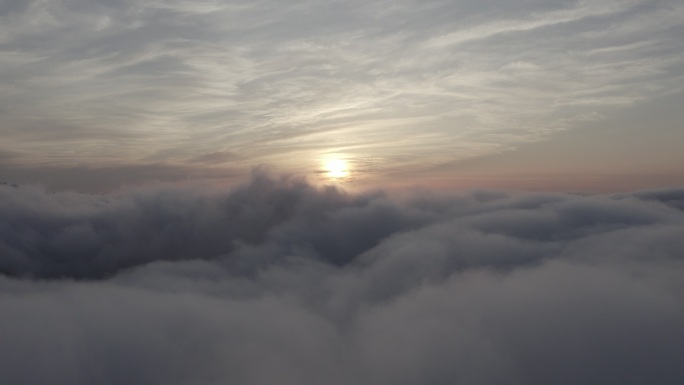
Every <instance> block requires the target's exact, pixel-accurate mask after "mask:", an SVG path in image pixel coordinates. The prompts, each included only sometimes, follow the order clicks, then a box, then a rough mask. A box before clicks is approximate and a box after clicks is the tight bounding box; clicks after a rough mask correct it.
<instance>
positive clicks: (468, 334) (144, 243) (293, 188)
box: [0, 172, 684, 385]
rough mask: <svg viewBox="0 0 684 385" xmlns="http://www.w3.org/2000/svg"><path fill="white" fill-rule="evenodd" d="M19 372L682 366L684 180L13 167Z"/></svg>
mask: <svg viewBox="0 0 684 385" xmlns="http://www.w3.org/2000/svg"><path fill="white" fill-rule="evenodd" d="M0 194H1V197H0V264H1V265H0V270H1V271H2V273H3V275H0V313H1V314H2V317H0V334H1V335H2V344H0V378H2V379H3V380H4V381H6V382H8V383H12V384H19V385H22V384H37V383H50V384H57V385H60V384H69V385H74V384H89V385H91V384H225V383H231V384H271V383H279V384H315V383H326V384H393V385H394V384H416V383H429V384H454V383H467V384H521V385H522V384H525V385H529V384H568V385H569V384H578V383H588V384H621V385H622V384H643V383H657V384H673V385H674V384H677V385H678V384H681V383H682V381H683V380H684V369H683V368H684V358H683V357H684V260H683V255H682V250H684V211H682V207H683V204H682V203H683V202H684V190H683V189H670V190H664V191H651V192H642V193H635V194H622V195H615V196H580V195H569V194H520V193H507V192H495V191H480V192H472V193H468V194H461V195H449V196H447V195H444V196H433V195H428V194H418V195H415V196H412V197H410V198H406V197H404V198H402V199H399V198H393V197H390V196H387V195H386V194H383V193H381V192H377V193H367V194H351V193H346V192H343V191H340V190H338V189H335V188H317V187H313V186H311V185H310V184H308V183H306V182H305V181H304V180H301V179H297V178H293V177H283V178H276V177H272V176H268V175H265V174H263V173H261V172H256V173H255V175H254V176H253V179H252V181H251V182H250V183H249V184H247V185H244V186H242V187H239V188H237V189H234V190H232V191H228V192H227V191H223V190H220V189H206V188H205V189H180V188H154V189H152V188H148V189H140V190H137V191H129V192H122V193H119V194H116V195H82V194H75V193H51V192H48V191H46V190H44V189H42V188H39V187H25V186H12V185H0Z"/></svg>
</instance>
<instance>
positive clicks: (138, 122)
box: [0, 0, 684, 191]
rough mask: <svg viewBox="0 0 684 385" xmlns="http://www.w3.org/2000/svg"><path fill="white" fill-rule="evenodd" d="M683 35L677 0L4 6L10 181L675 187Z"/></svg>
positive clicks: (4, 122) (0, 123) (179, 0)
mask: <svg viewBox="0 0 684 385" xmlns="http://www.w3.org/2000/svg"><path fill="white" fill-rule="evenodd" d="M682 36H684V3H682V2H681V1H678V0H615V1H614V0H604V1H560V0H552V1H548V0H544V1H541V0H527V1H522V0H517V1H493V0H484V1H472V0H468V1H465V0H463V1H458V0H453V1H447V0H434V1H423V0H421V1H418V0H415V1H414V0H394V1H374V0H371V1H367V0H364V1H356V0H344V1H321V0H309V1H300V0H296V1H287V2H285V1H275V0H262V1H219V0H205V1H184V0H169V1H130V0H4V1H2V3H0V137H1V138H2V140H0V180H5V181H8V182H19V183H25V182H38V183H45V184H47V185H49V186H53V187H58V188H70V189H77V190H93V191H102V190H107V189H111V188H115V187H118V186H119V185H121V184H135V183H139V182H149V181H159V180H161V181H167V180H187V179H214V180H226V181H230V180H237V179H240V177H241V176H243V175H245V173H246V172H247V171H248V170H249V169H250V168H251V167H254V166H257V165H270V166H273V167H277V168H278V169H279V170H282V171H285V172H295V173H300V174H304V175H310V176H312V177H314V178H315V177H316V176H317V175H318V176H320V175H321V174H320V172H321V170H322V167H323V165H322V164H321V161H322V159H329V158H338V159H343V160H346V161H347V162H348V165H349V171H350V172H351V174H350V176H349V178H348V179H349V181H348V182H347V183H348V184H350V185H354V184H356V185H369V184H373V183H376V184H383V185H384V186H392V185H402V184H403V185H405V184H425V185H427V186H436V187H447V188H448V187H474V186H485V187H515V188H549V189H569V190H577V189H583V188H584V189H598V190H623V189H630V188H636V187H639V188H641V187H655V186H663V185H676V184H682V183H684V171H682V168H681V166H680V165H681V164H684V155H682V153H684V152H682V151H681V149H680V148H679V147H680V146H678V145H675V144H676V143H682V142H684V133H682V131H684V130H682V129H681V121H682V120H681V118H682V117H683V113H682V111H681V110H682V109H681V106H682V105H684V86H683V85H684V82H683V81H682V80H683V79H682V77H683V75H684V39H682V38H681V37H682ZM569 178H570V179H572V180H573V181H574V182H572V183H569V182H567V180H568V179H569ZM573 178H574V179H573ZM563 181H564V182H563Z"/></svg>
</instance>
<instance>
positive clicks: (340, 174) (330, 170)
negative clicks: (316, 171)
mask: <svg viewBox="0 0 684 385" xmlns="http://www.w3.org/2000/svg"><path fill="white" fill-rule="evenodd" d="M324 162H325V163H324V166H325V174H326V176H327V177H328V178H330V179H342V178H346V177H348V176H349V166H348V165H347V162H346V161H344V160H342V159H326V160H325V161H324Z"/></svg>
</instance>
